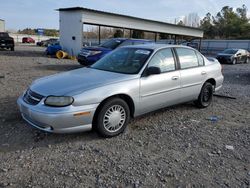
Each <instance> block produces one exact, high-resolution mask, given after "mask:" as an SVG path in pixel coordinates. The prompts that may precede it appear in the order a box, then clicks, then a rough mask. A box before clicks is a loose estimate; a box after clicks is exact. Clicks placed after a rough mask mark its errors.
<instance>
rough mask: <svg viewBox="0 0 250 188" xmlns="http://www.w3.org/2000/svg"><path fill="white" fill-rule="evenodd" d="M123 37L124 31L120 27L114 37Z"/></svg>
mask: <svg viewBox="0 0 250 188" xmlns="http://www.w3.org/2000/svg"><path fill="white" fill-rule="evenodd" d="M120 37H123V31H122V30H120V29H117V30H116V31H115V33H114V38H120Z"/></svg>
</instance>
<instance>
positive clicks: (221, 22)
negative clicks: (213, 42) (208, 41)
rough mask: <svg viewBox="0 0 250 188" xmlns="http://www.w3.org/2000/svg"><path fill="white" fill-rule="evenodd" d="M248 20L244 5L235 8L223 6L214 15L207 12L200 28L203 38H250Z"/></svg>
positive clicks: (249, 23)
mask: <svg viewBox="0 0 250 188" xmlns="http://www.w3.org/2000/svg"><path fill="white" fill-rule="evenodd" d="M249 21H250V19H249V18H247V7H246V6H245V5H243V6H242V7H241V8H237V9H236V10H234V9H233V8H232V7H229V6H225V7H223V8H222V9H221V11H220V12H218V13H217V14H216V15H215V16H212V15H211V14H210V13H207V15H206V16H205V17H204V18H203V19H202V20H201V26H200V28H201V29H203V30H204V38H212V39H213V38H218V39H250V22H249Z"/></svg>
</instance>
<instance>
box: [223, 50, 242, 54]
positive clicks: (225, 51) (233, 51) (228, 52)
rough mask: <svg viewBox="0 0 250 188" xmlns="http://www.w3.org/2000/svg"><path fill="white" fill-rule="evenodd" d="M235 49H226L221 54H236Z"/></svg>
mask: <svg viewBox="0 0 250 188" xmlns="http://www.w3.org/2000/svg"><path fill="white" fill-rule="evenodd" d="M237 51H238V50H235V49H226V50H224V51H223V52H222V53H223V54H236V52H237Z"/></svg>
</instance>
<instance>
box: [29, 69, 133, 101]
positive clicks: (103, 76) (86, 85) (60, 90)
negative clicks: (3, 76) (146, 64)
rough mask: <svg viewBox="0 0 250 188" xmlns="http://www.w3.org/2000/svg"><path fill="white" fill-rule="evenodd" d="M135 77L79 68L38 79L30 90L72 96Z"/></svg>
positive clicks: (47, 94)
mask: <svg viewBox="0 0 250 188" xmlns="http://www.w3.org/2000/svg"><path fill="white" fill-rule="evenodd" d="M136 77H137V75H127V74H119V73H112V72H107V71H101V70H97V69H92V68H80V69H76V70H73V71H68V72H64V73H59V74H56V75H52V76H48V77H44V78H40V79H38V80H36V81H34V82H33V83H32V85H31V86H30V89H31V90H32V91H34V92H36V93H38V94H40V95H43V96H49V95H55V96H61V95H64V96H65V95H69V96H73V95H76V94H79V93H82V92H84V91H87V90H90V89H94V88H97V87H100V86H104V85H109V84H112V83H117V82H121V81H126V80H130V79H134V78H136Z"/></svg>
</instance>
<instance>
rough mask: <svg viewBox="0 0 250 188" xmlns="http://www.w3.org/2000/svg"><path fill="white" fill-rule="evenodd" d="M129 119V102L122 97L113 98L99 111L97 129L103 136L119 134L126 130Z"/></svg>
mask: <svg viewBox="0 0 250 188" xmlns="http://www.w3.org/2000/svg"><path fill="white" fill-rule="evenodd" d="M121 118H122V119H121ZM129 119H130V110H129V107H128V104H127V103H126V102H125V101H124V100H122V99H120V98H112V99H110V100H108V101H107V102H106V103H104V105H103V106H102V107H101V109H100V111H99V112H98V114H97V119H96V125H95V130H96V131H97V132H98V134H99V135H100V136H102V137H113V136H117V135H119V134H121V133H122V132H124V130H125V129H126V127H127V124H128V122H129Z"/></svg>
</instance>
